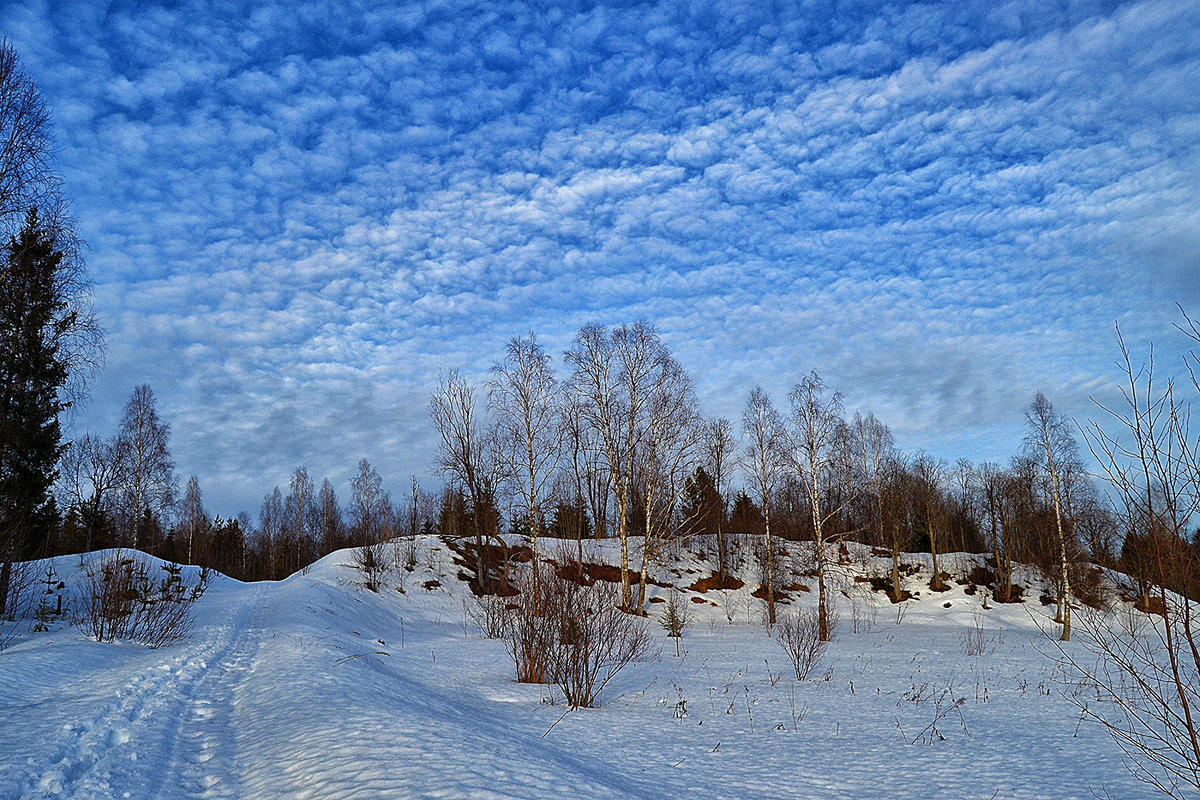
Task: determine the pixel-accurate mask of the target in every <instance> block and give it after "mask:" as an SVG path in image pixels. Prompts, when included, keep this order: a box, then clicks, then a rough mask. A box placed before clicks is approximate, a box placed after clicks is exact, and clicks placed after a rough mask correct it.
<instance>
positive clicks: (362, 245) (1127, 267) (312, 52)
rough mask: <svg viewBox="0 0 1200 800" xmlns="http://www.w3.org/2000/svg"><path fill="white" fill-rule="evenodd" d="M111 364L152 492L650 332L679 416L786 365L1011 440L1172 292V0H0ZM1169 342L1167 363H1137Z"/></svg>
mask: <svg viewBox="0 0 1200 800" xmlns="http://www.w3.org/2000/svg"><path fill="white" fill-rule="evenodd" d="M0 34H2V35H4V36H7V37H9V38H10V40H11V41H12V42H13V44H14V45H15V47H16V49H17V50H18V52H19V54H20V55H21V57H22V59H23V60H24V64H25V67H26V69H27V71H28V72H29V74H30V75H31V77H32V78H33V79H34V80H35V81H36V82H37V83H38V84H39V85H40V87H41V89H42V92H43V94H44V97H45V100H46V102H47V105H48V107H49V110H50V114H51V116H52V118H53V120H54V124H55V136H56V143H57V146H58V148H59V157H58V169H59V172H60V173H61V175H62V178H63V180H64V183H65V188H66V192H67V194H68V195H69V196H70V198H71V199H72V202H73V207H74V211H75V215H76V217H77V218H78V224H79V228H80V232H81V233H82V235H83V238H84V239H85V240H86V241H87V242H88V243H89V245H90V250H89V253H88V257H87V262H88V267H89V271H90V273H91V276H92V279H93V281H94V283H95V299H96V309H97V313H98V316H99V318H100V322H101V324H102V325H103V326H104V328H105V330H106V331H107V336H108V350H107V366H106V368H105V370H104V371H103V373H102V374H101V375H100V376H99V377H98V378H97V379H95V380H94V381H93V383H92V388H91V399H90V401H89V403H88V404H87V405H86V406H85V407H83V408H81V409H80V410H79V411H78V413H77V415H76V420H75V426H76V429H77V430H78V431H82V430H86V429H90V430H93V431H96V432H100V433H111V432H113V431H115V430H116V428H117V425H118V423H119V420H120V416H121V408H122V406H123V404H124V402H125V400H126V399H127V398H128V397H129V395H130V393H131V392H132V390H133V388H134V387H135V386H137V385H139V384H142V383H146V384H149V385H150V386H151V387H152V388H153V390H154V392H155V394H156V396H157V398H158V401H159V411H160V414H161V415H162V416H163V417H164V418H165V419H166V420H167V421H168V422H169V423H170V424H171V426H172V438H171V451H172V454H173V456H174V458H175V462H176V468H177V471H178V473H179V475H180V478H181V485H182V482H183V481H184V480H186V477H187V476H189V475H193V474H194V475H196V476H197V477H198V479H199V481H200V485H201V488H202V490H203V492H204V495H205V500H206V504H207V506H208V508H209V510H210V511H213V512H216V513H220V514H223V515H226V516H229V515H232V514H235V513H236V512H237V511H239V510H242V509H245V510H247V511H249V512H250V513H251V514H252V515H256V514H257V510H258V507H259V505H260V503H261V500H262V497H263V495H264V494H265V493H267V492H269V491H270V490H271V489H272V487H274V486H275V485H280V486H282V487H284V489H285V491H286V485H287V480H288V477H289V475H290V474H291V473H292V472H293V471H294V470H295V469H296V468H297V467H298V466H301V465H303V466H305V467H306V468H307V469H308V471H309V474H310V475H312V476H313V477H314V478H316V479H317V480H318V482H319V480H320V478H321V477H322V476H329V477H330V479H331V480H332V481H333V482H334V485H335V486H336V487H337V488H338V491H339V493H340V494H341V496H342V497H343V499H345V498H347V497H348V496H349V485H348V482H349V477H350V474H351V472H352V471H353V470H354V468H355V465H356V464H357V462H358V461H359V459H361V458H367V459H368V460H369V461H370V462H371V463H372V465H374V466H375V467H376V468H377V469H378V470H379V472H380V473H381V474H382V475H383V478H384V482H385V485H386V486H387V487H389V488H391V490H392V491H393V493H394V494H397V495H399V496H401V497H402V496H403V494H404V491H405V487H406V486H407V485H408V481H409V476H410V475H416V476H418V479H419V480H420V481H421V482H422V484H423V485H426V486H434V485H437V484H438V483H439V482H440V479H439V478H438V477H437V476H435V475H434V474H433V468H434V461H435V435H434V433H433V430H432V426H431V424H430V422H429V417H428V413H427V402H428V397H429V393H430V391H431V390H432V389H433V388H435V387H436V385H437V381H438V377H439V374H440V373H443V372H445V371H447V370H449V369H459V370H462V371H463V373H464V374H465V375H466V376H467V377H468V378H470V379H472V380H478V381H481V380H483V379H485V378H486V373H487V370H488V368H489V366H491V365H492V364H493V363H494V362H495V361H496V360H497V359H499V358H500V357H501V356H502V355H503V350H504V345H505V343H506V342H507V341H508V340H509V339H510V338H512V337H514V336H517V335H521V334H523V333H526V332H528V331H530V330H533V331H536V333H537V335H538V337H539V339H541V340H542V341H543V343H544V344H545V345H546V346H547V348H548V350H549V351H550V352H551V353H553V354H554V355H555V364H556V365H557V366H558V368H559V369H562V368H563V363H562V359H561V353H562V352H563V350H564V349H566V348H567V347H568V346H569V345H570V342H571V339H572V337H573V336H574V334H575V332H576V331H577V330H578V329H579V327H580V326H581V325H583V324H585V323H587V322H591V321H597V322H601V323H604V324H607V325H614V324H620V323H624V322H630V321H633V320H637V319H643V318H644V319H647V320H650V321H651V322H653V323H654V324H655V325H656V326H657V327H658V330H659V331H660V333H661V335H662V337H663V339H664V341H665V342H666V344H667V345H668V346H669V347H670V348H671V350H672V352H673V353H674V354H675V355H676V357H677V358H678V359H679V361H680V362H681V363H682V364H683V366H684V367H685V368H686V369H687V370H688V371H689V372H690V374H691V375H692V377H693V378H694V379H695V382H696V385H697V390H698V395H699V398H700V402H701V406H702V411H703V412H704V413H705V414H708V415H712V416H717V415H721V416H727V417H729V418H731V419H734V420H736V419H738V418H740V414H741V409H742V407H743V405H744V403H745V400H746V395H747V394H748V391H749V389H750V387H752V386H754V385H755V384H761V385H762V386H763V387H764V388H766V389H767V390H768V391H769V392H770V393H771V394H772V395H773V396H774V398H775V399H776V402H777V403H778V404H780V405H785V404H786V395H787V392H788V389H789V388H790V387H791V386H792V385H793V384H794V383H796V382H797V381H798V380H799V379H800V378H801V377H803V376H804V375H806V374H808V372H809V371H810V370H814V369H815V370H817V371H818V372H819V373H820V374H821V376H822V377H823V378H824V380H825V382H826V383H827V384H828V385H829V386H830V387H832V388H834V389H837V390H840V391H841V392H842V393H843V395H844V398H845V403H846V406H847V408H848V409H850V410H862V411H864V412H866V411H872V412H874V413H875V414H876V415H877V416H878V417H880V418H881V419H882V420H883V421H884V422H886V423H887V424H889V425H890V426H891V428H892V429H893V431H894V432H895V434H896V438H897V443H898V444H899V445H900V446H901V447H903V448H905V449H907V450H916V449H918V448H926V449H928V450H929V451H930V452H932V453H934V454H935V455H938V456H940V457H943V458H947V459H950V460H953V459H956V458H959V457H966V458H970V459H972V460H974V461H982V460H995V461H1001V462H1004V461H1007V459H1008V458H1009V457H1010V456H1012V455H1013V454H1014V453H1015V452H1016V451H1017V449H1018V448H1019V447H1020V444H1021V438H1022V435H1023V428H1022V424H1023V412H1024V409H1025V408H1026V407H1027V406H1028V404H1029V402H1030V400H1031V399H1032V398H1033V396H1034V394H1035V393H1036V392H1037V391H1039V390H1040V391H1044V392H1045V393H1046V395H1047V396H1048V397H1049V399H1050V400H1051V401H1052V402H1053V403H1054V404H1055V406H1056V407H1057V408H1058V410H1059V411H1061V412H1063V413H1064V414H1067V415H1069V416H1073V417H1077V418H1080V419H1083V418H1085V417H1091V416H1096V411H1095V406H1094V405H1093V398H1094V399H1099V400H1102V401H1104V400H1111V399H1112V398H1113V397H1114V392H1115V385H1116V381H1117V380H1118V379H1119V377H1120V376H1119V374H1118V373H1117V371H1116V369H1115V361H1116V358H1117V357H1118V355H1119V351H1118V349H1117V342H1116V336H1115V332H1114V324H1115V323H1119V324H1120V325H1121V328H1122V331H1123V333H1124V335H1125V337H1126V340H1127V342H1128V343H1129V345H1130V347H1131V349H1132V350H1133V351H1134V353H1135V356H1138V357H1140V356H1141V355H1142V354H1144V353H1145V352H1146V350H1147V348H1148V346H1149V343H1150V342H1151V341H1153V342H1154V345H1155V348H1156V349H1155V353H1156V358H1157V360H1158V362H1159V364H1160V369H1161V370H1164V371H1165V370H1167V369H1168V368H1170V369H1172V370H1174V369H1176V365H1177V364H1178V363H1179V359H1180V357H1181V355H1182V354H1183V352H1184V351H1185V349H1186V344H1187V343H1186V341H1185V340H1184V339H1183V337H1182V336H1180V335H1179V334H1178V333H1177V332H1176V331H1174V330H1173V327H1172V326H1173V324H1174V323H1176V322H1178V321H1179V320H1180V319H1181V317H1180V315H1179V311H1178V309H1177V308H1176V304H1177V303H1178V304H1180V305H1181V306H1182V307H1183V308H1184V309H1187V310H1190V311H1191V312H1192V313H1193V314H1200V191H1198V190H1200V91H1198V90H1197V82H1198V81H1200V4H1197V3H1189V2H1182V1H1181V0H1171V1H1168V2H1162V1H1160V0H1148V1H1147V2H1125V3H1120V2H1086V1H1081V2H1057V3H1046V2H1045V1H1044V0H1016V1H1015V2H993V1H992V0H987V2H953V3H930V4H877V3H865V2H853V1H851V2H839V3H828V2H808V3H772V2H763V1H762V0H754V1H753V2H745V3H738V2H728V0H724V1H723V2H720V3H700V2H679V0H665V2H661V3H550V4H544V3H521V2H508V1H506V2H487V1H485V2H478V3H466V2H457V3H441V2H428V3H398V4H390V3H388V4H382V3H381V4H362V3H350V2H336V3H334V2H279V3H242V2H211V3H197V2H172V3H162V4H160V3H153V2H121V1H118V2H110V3H97V2H90V1H88V2H35V1H33V0H30V1H29V2H7V1H6V0H0ZM1161 365H1166V366H1161Z"/></svg>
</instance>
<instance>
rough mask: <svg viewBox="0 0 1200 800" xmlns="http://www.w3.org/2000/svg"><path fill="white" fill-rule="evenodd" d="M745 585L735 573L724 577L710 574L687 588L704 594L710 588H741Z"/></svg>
mask: <svg viewBox="0 0 1200 800" xmlns="http://www.w3.org/2000/svg"><path fill="white" fill-rule="evenodd" d="M745 585H746V584H745V583H743V582H742V580H741V579H740V578H735V577H734V576H733V575H726V576H725V577H723V578H722V577H721V576H720V575H709V576H708V577H707V578H701V579H700V580H698V581H696V582H695V583H693V584H692V585H691V586H688V587H687V590H688V591H689V592H700V593H701V594H704V593H705V592H707V591H708V590H709V589H740V588H742V587H743V586H745Z"/></svg>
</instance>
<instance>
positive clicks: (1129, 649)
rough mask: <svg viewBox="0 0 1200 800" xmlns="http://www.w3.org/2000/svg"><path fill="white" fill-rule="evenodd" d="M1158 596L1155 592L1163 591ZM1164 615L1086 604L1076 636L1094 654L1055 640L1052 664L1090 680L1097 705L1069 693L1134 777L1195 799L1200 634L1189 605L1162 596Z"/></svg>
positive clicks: (1199, 761)
mask: <svg viewBox="0 0 1200 800" xmlns="http://www.w3.org/2000/svg"><path fill="white" fill-rule="evenodd" d="M1161 596H1162V595H1160V597H1161ZM1166 603H1167V608H1166V611H1165V616H1169V617H1170V618H1172V621H1173V622H1174V623H1175V629H1174V631H1170V630H1169V629H1168V626H1167V625H1166V624H1165V623H1164V620H1163V617H1159V616H1158V615H1154V616H1147V615H1142V614H1141V613H1140V612H1136V611H1134V612H1132V613H1129V612H1127V613H1126V614H1125V615H1121V614H1112V613H1109V612H1104V611H1100V610H1097V609H1093V608H1088V607H1086V606H1085V607H1084V608H1083V609H1082V610H1081V611H1080V613H1079V616H1078V617H1077V620H1078V631H1079V633H1080V634H1081V635H1080V636H1079V641H1080V642H1081V643H1082V646H1083V648H1084V650H1085V651H1086V652H1087V653H1088V654H1089V655H1091V656H1092V660H1090V661H1085V660H1084V658H1083V657H1082V656H1080V655H1078V654H1075V653H1069V652H1067V650H1066V649H1064V648H1063V647H1062V646H1061V645H1058V662H1059V665H1060V666H1061V667H1062V668H1063V671H1064V674H1065V675H1066V676H1067V677H1068V678H1069V679H1070V680H1073V681H1077V682H1079V683H1080V684H1082V685H1086V686H1090V687H1091V689H1092V690H1093V691H1094V692H1096V694H1097V695H1098V696H1099V697H1100V698H1102V699H1103V700H1104V701H1105V702H1103V703H1083V702H1081V701H1080V700H1079V699H1078V698H1075V697H1072V698H1070V699H1071V700H1072V701H1073V702H1075V703H1076V705H1078V706H1079V707H1080V711H1081V713H1082V714H1083V715H1084V716H1085V717H1087V718H1089V719H1091V720H1093V721H1094V722H1097V723H1099V724H1100V725H1101V726H1102V727H1103V728H1104V729H1105V730H1107V731H1108V733H1109V734H1110V735H1111V736H1112V737H1113V740H1114V741H1115V742H1116V743H1117V746H1118V747H1120V748H1121V750H1122V752H1123V753H1124V755H1125V765H1126V767H1127V768H1128V769H1129V771H1130V773H1131V774H1132V775H1133V776H1134V777H1136V778H1137V779H1138V780H1140V781H1142V782H1143V783H1145V784H1147V785H1148V786H1150V787H1151V788H1153V789H1154V790H1156V791H1158V792H1159V793H1161V794H1164V795H1166V796H1168V797H1172V798H1177V800H1183V798H1193V797H1195V796H1196V794H1195V792H1196V791H1197V789H1200V755H1197V750H1198V749H1200V745H1198V743H1197V737H1196V734H1195V729H1196V725H1195V722H1194V714H1195V709H1197V708H1200V657H1198V656H1197V655H1196V652H1197V651H1196V650H1194V649H1193V646H1192V643H1193V642H1195V641H1197V640H1200V637H1198V636H1197V635H1196V628H1197V627H1200V625H1197V623H1196V621H1195V620H1193V619H1192V618H1191V615H1192V613H1193V612H1192V611H1191V610H1190V608H1189V607H1190V605H1191V604H1190V603H1189V602H1188V601H1187V600H1185V599H1183V598H1181V597H1178V596H1177V595H1166Z"/></svg>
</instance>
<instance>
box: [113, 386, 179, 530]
mask: <svg viewBox="0 0 1200 800" xmlns="http://www.w3.org/2000/svg"><path fill="white" fill-rule="evenodd" d="M118 435H119V436H120V438H121V451H122V454H123V455H124V456H125V468H124V469H123V470H122V475H123V476H124V478H125V486H124V496H125V510H126V523H127V536H128V538H130V539H131V540H132V545H133V547H135V548H136V547H137V546H138V544H139V532H140V531H141V528H142V524H143V522H144V520H145V519H146V518H147V517H158V516H160V515H161V514H162V513H163V512H164V511H166V509H168V508H169V507H170V506H171V504H172V503H174V501H175V462H174V461H172V460H171V452H170V449H169V447H168V442H169V441H170V437H171V426H170V425H168V424H167V423H165V422H163V421H162V420H161V419H160V418H159V416H158V407H157V403H156V401H155V398H154V391H153V390H152V389H151V388H150V387H149V386H148V385H146V384H142V385H141V386H138V387H137V388H136V389H134V390H133V394H132V395H131V396H130V398H129V401H128V402H127V403H125V414H124V417H123V418H122V420H121V431H120V433H119V434H118Z"/></svg>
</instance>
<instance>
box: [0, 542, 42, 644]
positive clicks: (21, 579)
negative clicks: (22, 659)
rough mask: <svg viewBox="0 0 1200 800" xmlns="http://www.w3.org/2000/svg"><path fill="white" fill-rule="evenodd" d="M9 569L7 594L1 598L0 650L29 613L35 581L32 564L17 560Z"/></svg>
mask: <svg viewBox="0 0 1200 800" xmlns="http://www.w3.org/2000/svg"><path fill="white" fill-rule="evenodd" d="M10 569H11V571H10V573H9V579H8V595H7V597H5V598H3V599H4V603H3V607H4V613H3V614H0V650H3V649H4V648H5V647H7V646H8V643H9V642H11V641H12V639H13V637H14V636H16V635H17V630H18V628H19V627H20V624H21V622H22V621H23V620H24V619H25V618H26V617H27V616H28V615H29V613H30V610H31V608H32V605H33V596H34V584H35V583H36V581H37V577H36V575H35V574H34V570H33V565H32V564H29V563H27V562H22V561H17V562H14V563H13V564H12V567H11V568H10Z"/></svg>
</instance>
